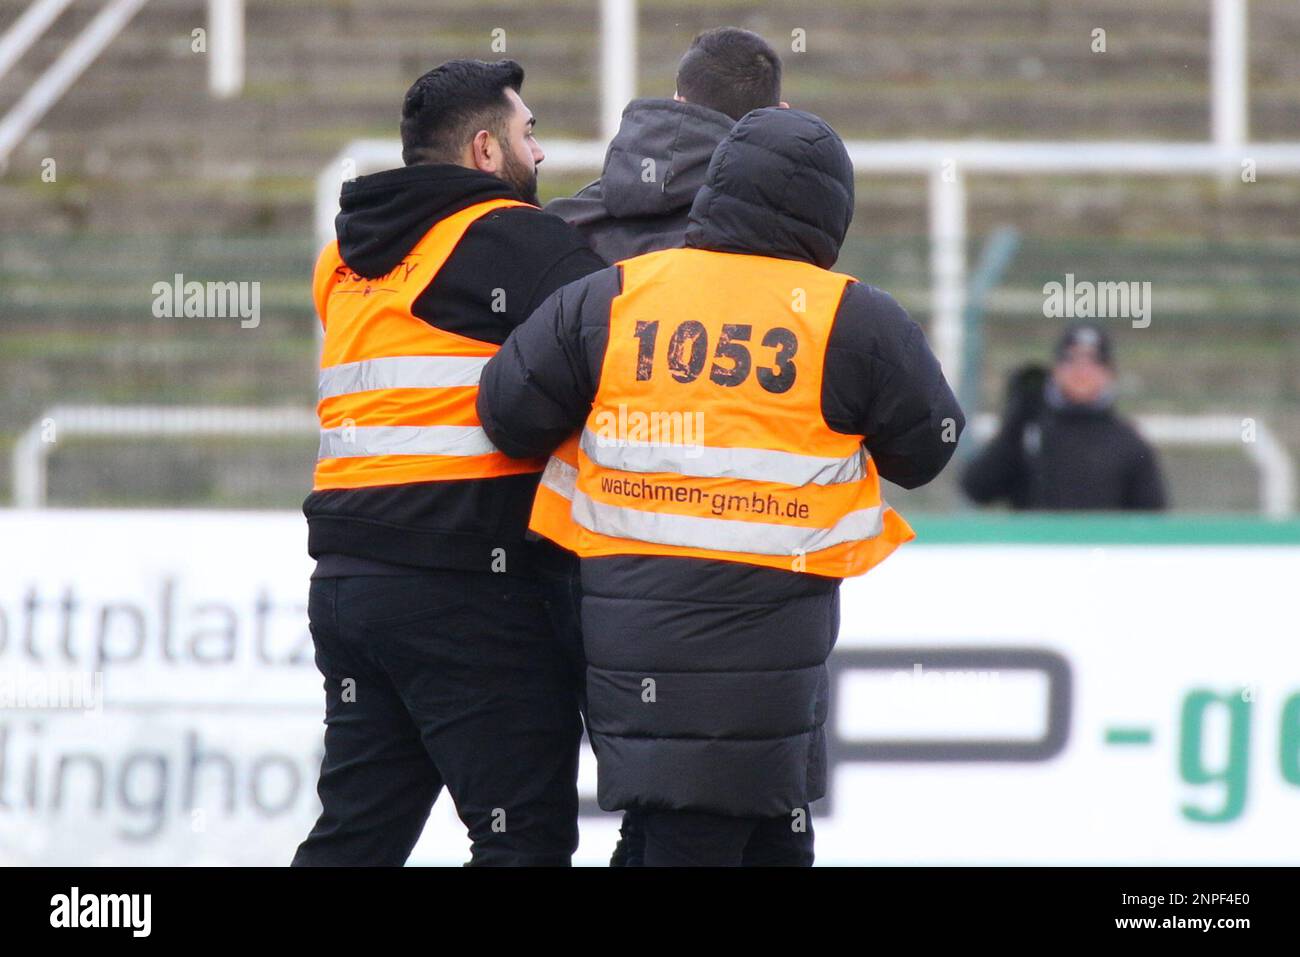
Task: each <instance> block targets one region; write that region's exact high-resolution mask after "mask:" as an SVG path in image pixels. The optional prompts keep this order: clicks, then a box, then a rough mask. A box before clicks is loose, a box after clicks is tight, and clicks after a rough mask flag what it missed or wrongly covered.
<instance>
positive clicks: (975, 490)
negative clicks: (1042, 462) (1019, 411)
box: [961, 419, 1028, 505]
mask: <svg viewBox="0 0 1300 957" xmlns="http://www.w3.org/2000/svg"><path fill="white" fill-rule="evenodd" d="M1009 424H1010V423H1008V422H1006V420H1005V419H1004V420H1003V424H1002V426H1001V428H1000V429H999V430H998V434H997V435H995V436H994V437H993V440H992V441H991V442H989V443H988V444H987V445H985V446H984V448H982V449H980V450H979V451H978V452H976V453H975V454H974V455H973V456H971V459H970V461H969V462H968V463H967V464H966V468H965V470H964V471H963V472H962V475H961V488H962V491H963V492H965V493H966V495H967V496H968V497H969V498H970V500H971V501H972V502H975V503H976V504H977V505H989V504H992V503H993V502H997V501H1001V500H1002V499H1010V500H1012V501H1013V502H1014V501H1018V500H1019V499H1020V498H1021V497H1022V496H1021V492H1022V486H1023V484H1024V483H1025V481H1026V477H1027V475H1028V470H1027V468H1026V465H1025V453H1024V448H1023V443H1022V435H1023V431H1024V426H1023V424H1018V425H1015V426H1014V427H1011V428H1009V427H1008V425H1009Z"/></svg>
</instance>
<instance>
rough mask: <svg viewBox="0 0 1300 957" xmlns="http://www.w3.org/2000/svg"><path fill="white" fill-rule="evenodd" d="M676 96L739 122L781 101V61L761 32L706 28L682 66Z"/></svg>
mask: <svg viewBox="0 0 1300 957" xmlns="http://www.w3.org/2000/svg"><path fill="white" fill-rule="evenodd" d="M677 93H678V95H679V96H681V97H682V99H684V100H686V101H687V102H688V103H697V104H699V105H700V106H705V107H708V108H709V109H711V110H717V111H718V112H719V113H726V114H727V115H728V116H729V117H731V118H732V119H733V120H738V119H740V118H741V117H742V116H744V115H745V114H746V113H748V112H749V111H750V110H757V109H758V108H759V107H763V106H777V105H779V104H780V102H781V58H780V57H778V56H777V55H776V51H775V50H773V49H772V48H771V47H770V46H768V43H767V41H766V40H764V39H763V38H762V37H760V36H759V35H758V34H757V33H751V32H749V31H748V30H741V29H740V28H739V27H717V28H716V29H713V30H706V31H704V32H703V33H701V34H700V35H699V36H697V37H696V38H695V39H694V40H693V41H691V47H690V49H689V50H687V51H686V55H685V56H683V57H682V62H681V63H680V64H679V65H678V67H677Z"/></svg>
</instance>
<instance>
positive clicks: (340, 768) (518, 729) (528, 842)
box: [293, 571, 582, 866]
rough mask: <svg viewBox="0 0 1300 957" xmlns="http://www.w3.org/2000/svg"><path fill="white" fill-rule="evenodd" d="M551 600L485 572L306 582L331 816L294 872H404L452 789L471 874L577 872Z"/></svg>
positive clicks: (571, 742)
mask: <svg viewBox="0 0 1300 957" xmlns="http://www.w3.org/2000/svg"><path fill="white" fill-rule="evenodd" d="M548 595H549V592H548V590H547V586H546V585H545V584H543V583H541V582H536V581H532V580H529V579H524V578H516V577H510V576H506V575H494V574H490V573H477V572H457V571H430V572H429V573H428V574H419V575H411V576H353V577H344V578H321V579H315V580H313V581H312V583H311V594H310V599H309V602H308V617H309V619H310V623H311V633H312V639H313V641H314V642H315V646H316V664H317V667H318V668H319V669H320V672H321V674H322V675H323V676H324V678H325V759H324V761H323V762H322V764H321V773H320V782H319V785H318V789H317V790H318V793H319V794H320V800H321V805H322V811H321V815H320V818H319V820H318V821H317V822H316V826H315V827H314V828H313V829H312V831H311V833H310V834H309V835H308V836H307V839H306V840H305V841H303V843H302V845H301V846H300V847H299V848H298V852H297V854H296V855H295V856H294V859H293V863H294V865H295V866H307V865H380V864H386V865H399V864H402V863H403V862H405V860H406V858H407V857H408V856H409V854H410V852H411V849H412V847H414V846H415V843H416V841H417V840H418V839H419V837H420V833H421V831H422V830H423V829H424V824H425V821H426V820H427V819H428V816H429V811H430V809H431V808H432V806H433V802H434V800H435V799H436V798H437V797H438V795H439V793H440V792H441V791H442V789H443V787H444V786H445V787H446V788H447V791H448V793H450V795H451V798H452V800H453V801H454V802H455V804H456V812H457V814H458V815H459V816H460V819H461V820H462V821H463V822H464V824H465V827H466V828H467V830H468V832H469V837H470V840H471V842H472V851H471V860H470V862H469V863H471V864H476V865H478V864H495V865H567V864H568V863H569V862H570V858H571V857H572V854H573V852H574V850H575V849H576V848H577V846H578V820H577V815H578V792H577V773H578V742H579V739H580V737H581V733H582V725H581V720H580V718H579V713H578V694H579V688H578V687H576V686H575V681H574V674H575V670H574V666H573V663H572V661H571V660H570V658H569V657H568V656H567V655H566V650H565V649H564V648H563V647H562V646H561V644H560V642H559V640H558V639H557V631H556V628H555V626H554V624H553V622H552V620H551V617H550V613H551V604H552V603H551V602H550V601H548V600H547V599H548Z"/></svg>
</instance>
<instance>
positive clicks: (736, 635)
mask: <svg viewBox="0 0 1300 957" xmlns="http://www.w3.org/2000/svg"><path fill="white" fill-rule="evenodd" d="M852 216H853V170H852V165H851V163H850V162H849V158H848V154H847V152H846V151H845V149H844V145H843V143H841V142H840V140H839V138H838V137H837V136H836V135H835V133H834V132H833V131H832V130H831V129H830V127H829V126H827V125H826V124H825V123H824V122H823V121H822V120H820V119H818V118H817V117H815V116H813V115H812V114H809V113H804V112H801V111H799V110H783V109H775V108H773V109H763V110H756V111H755V112H753V113H750V114H748V115H747V116H745V117H744V118H743V119H742V120H741V121H740V122H739V123H737V124H736V126H735V128H734V129H733V130H732V131H731V133H730V134H729V135H728V136H727V138H726V139H725V140H724V141H723V143H722V144H721V145H720V146H719V147H718V149H717V151H716V152H715V153H714V156H713V159H712V161H711V163H710V165H709V168H708V173H707V176H706V181H705V185H704V186H703V188H702V189H701V190H700V192H699V194H698V196H697V197H696V199H695V201H694V204H693V206H692V208H691V211H690V224H689V227H688V229H687V232H686V244H687V245H688V246H693V247H698V248H702V249H712V250H719V251H725V252H735V253H743V254H752V255H756V256H767V257H776V258H781V259H791V260H798V261H801V262H809V263H815V264H816V265H818V266H822V267H829V266H830V265H832V264H833V263H834V262H835V259H836V257H837V256H838V255H839V248H840V244H841V243H842V242H843V240H844V235H845V233H846V231H847V230H848V226H849V222H850V220H851V219H852ZM620 288H621V269H620V268H619V267H617V266H614V267H611V268H609V269H605V270H602V271H600V272H598V273H595V274H593V275H591V276H588V277H587V278H585V279H583V280H581V281H579V282H577V283H574V284H573V285H571V286H568V287H566V288H565V289H562V290H560V292H558V293H557V294H556V295H554V296H552V297H551V298H550V299H548V300H547V301H546V302H545V303H544V304H543V305H542V308H541V309H539V310H538V311H537V313H535V314H534V315H533V316H532V317H530V318H529V320H528V321H527V322H526V323H525V324H524V325H523V326H521V327H520V328H519V329H518V330H516V331H515V333H514V334H512V335H511V337H510V339H509V340H508V341H507V342H506V344H505V346H504V347H503V348H502V350H501V352H500V354H498V355H497V356H496V357H495V358H494V359H493V360H492V361H490V362H489V363H488V364H487V367H486V368H485V369H484V372H483V378H482V382H481V387H480V391H479V401H478V408H479V417H480V419H481V420H482V422H483V424H484V428H485V429H487V432H488V434H489V435H490V436H491V437H492V440H493V441H494V442H496V443H497V445H498V446H499V447H500V448H501V449H502V450H503V451H505V452H506V453H507V454H509V455H517V456H524V455H535V454H538V453H544V452H547V451H550V450H552V449H554V448H555V447H556V446H557V445H558V444H559V443H560V442H561V441H562V440H563V439H564V438H565V437H567V436H568V435H571V434H572V433H573V432H574V431H575V430H576V429H577V428H579V427H580V426H581V424H582V423H583V422H584V421H585V420H586V418H587V416H588V414H589V413H590V411H591V403H592V399H593V398H594V396H595V393H596V389H597V387H598V384H599V379H600V372H601V366H602V364H603V362H604V356H605V347H606V343H607V342H608V337H609V317H610V309H611V305H612V303H613V300H614V299H615V298H616V297H617V296H618V295H619V292H620ZM737 307H738V308H743V304H739V303H738V304H737ZM833 321H834V325H833V326H832V329H831V333H830V341H829V345H828V349H827V353H826V357H825V366H824V370H823V380H824V381H823V388H822V415H823V417H824V418H825V420H826V422H827V424H828V425H830V427H831V428H832V429H834V430H836V431H839V432H843V433H846V434H856V435H865V436H867V439H866V441H865V442H864V444H865V445H866V447H867V449H868V451H869V452H870V453H871V455H872V456H873V458H874V459H875V462H876V465H877V468H878V470H879V472H880V474H881V475H882V476H883V477H885V478H887V479H890V480H892V481H894V482H897V483H899V484H902V485H905V486H907V487H913V486H917V485H923V484H925V483H926V482H928V481H930V479H932V478H934V477H935V475H937V474H938V473H939V471H940V470H941V469H942V468H943V466H944V465H945V464H946V463H947V461H948V459H949V458H950V457H951V455H952V452H953V449H954V448H955V447H956V438H957V435H958V434H959V433H960V431H961V428H962V426H963V424H964V420H963V418H962V414H961V410H960V409H959V408H958V406H957V402H956V399H955V398H954V397H953V394H952V391H951V390H950V389H949V388H948V384H947V383H946V382H945V381H944V378H943V374H942V372H941V371H940V368H939V364H938V362H937V361H936V360H935V358H934V356H933V354H932V353H931V352H930V349H929V347H928V346H927V345H926V342H925V337H924V336H923V335H922V334H921V331H920V329H919V328H918V327H917V325H916V324H915V323H914V322H912V320H911V319H910V318H909V317H908V315H907V313H906V312H904V310H903V309H902V307H901V306H899V305H898V303H897V302H895V301H894V300H893V299H892V298H891V297H890V296H889V295H888V294H887V293H885V292H882V291H881V290H879V289H876V288H874V287H872V286H869V285H867V284H866V283H861V282H853V283H850V284H849V285H848V286H847V287H846V289H845V292H844V297H843V299H842V300H841V301H840V305H839V308H838V310H837V312H836V315H835V318H834V320H833ZM581 567H582V570H581V573H582V587H583V599H582V625H583V641H584V645H585V649H586V654H587V662H588V670H587V694H588V715H587V717H588V731H589V733H590V735H591V740H592V744H593V746H594V748H595V751H596V758H597V763H598V778H599V781H598V792H597V793H598V800H599V803H600V806H601V807H603V808H605V809H606V810H615V809H619V808H638V809H654V808H660V809H674V810H684V809H689V810H698V811H710V812H714V813H719V814H730V815H741V816H767V817H772V816H777V815H784V814H788V813H789V812H790V810H791V809H793V808H797V807H800V806H802V805H804V804H807V803H808V802H810V801H813V800H816V799H817V798H820V797H821V796H822V795H823V794H824V793H825V789H826V740H825V734H824V731H823V725H824V723H825V721H826V715H827V709H828V699H829V677H828V673H827V670H826V664H825V662H826V658H827V656H828V655H829V653H830V650H831V647H832V645H833V644H834V643H835V638H836V635H837V633H838V628H839V590H838V586H839V582H838V580H836V579H830V578H821V577H818V576H813V575H805V574H798V573H795V572H793V571H789V572H787V571H781V570H777V569H772V568H760V567H757V566H751V565H746V564H741V563H737V562H723V561H710V560H702V559H694V558H665V557H654V556H644V555H626V556H614V557H609V558H593V559H583V561H582V563H581ZM647 677H653V678H655V680H656V686H657V688H658V692H657V702H656V703H655V704H654V705H653V706H647V705H646V704H645V703H644V702H643V700H642V698H641V694H642V682H643V681H644V680H645V678H647Z"/></svg>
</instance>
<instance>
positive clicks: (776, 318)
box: [530, 249, 914, 578]
mask: <svg viewBox="0 0 1300 957" xmlns="http://www.w3.org/2000/svg"><path fill="white" fill-rule="evenodd" d="M620 265H621V266H622V269H623V291H622V292H621V293H620V294H619V295H618V296H617V297H616V298H615V299H614V301H613V304H612V306H611V308H610V320H609V344H608V347H607V349H606V352H605V360H604V364H603V365H602V367H601V373H600V385H599V387H598V389H597V392H596V396H595V399H594V401H593V403H592V409H591V414H590V415H589V416H588V417H587V421H586V424H585V426H584V428H583V429H582V431H581V432H580V433H579V434H578V435H575V436H574V437H572V438H571V439H569V440H568V441H567V442H566V443H565V444H564V445H563V446H561V447H560V448H559V449H558V450H557V451H556V452H555V454H554V455H552V457H551V459H550V461H549V462H548V463H547V466H546V470H545V471H544V472H543V473H542V480H541V484H540V486H539V488H538V492H537V498H536V501H535V503H534V507H533V513H532V519H531V522H530V527H531V528H532V529H533V530H534V531H536V532H538V533H539V534H541V535H544V536H546V537H547V538H550V539H551V540H552V541H555V542H556V543H558V544H560V545H562V546H564V547H565V548H568V549H569V550H571V551H574V552H576V553H577V554H578V555H580V556H582V557H584V558H591V557H595V556H601V555H629V554H632V555H669V556H684V557H691V558H712V559H720V560H723V561H735V562H745V563H748V564H751V565H763V566H768V567H771V568H781V569H785V570H787V571H797V572H806V573H808V574H814V575H824V576H828V577H834V578H846V577H849V576H851V575H859V574H862V573H863V572H865V571H867V570H868V569H869V568H871V567H872V566H873V565H876V564H878V563H879V562H881V561H883V560H884V559H885V558H886V557H887V556H888V555H889V554H890V553H891V552H892V551H893V550H894V549H895V548H897V547H898V546H899V545H900V544H902V543H903V542H907V541H910V540H911V539H912V538H913V537H914V534H913V532H912V529H911V528H910V527H909V526H908V524H907V523H906V522H905V521H904V520H903V518H902V516H900V515H899V514H898V513H897V512H895V511H894V510H893V509H891V508H890V507H889V506H888V505H887V504H886V503H885V501H884V500H883V499H882V498H881V494H880V482H879V479H878V477H877V474H876V468H875V464H874V463H873V462H872V461H871V457H870V455H868V454H867V452H866V450H865V449H864V448H863V445H862V443H863V440H864V438H865V436H861V435H844V434H842V433H839V432H835V431H833V430H832V429H831V428H830V426H828V425H827V424H826V421H825V419H823V418H822V410H821V394H822V373H823V364H824V360H825V356H826V344H827V341H828V339H829V338H830V331H831V326H832V323H833V321H834V318H835V313H836V311H837V309H838V308H839V303H840V299H841V297H842V296H843V293H844V288H845V286H846V285H847V284H848V283H849V282H853V281H854V280H853V278H852V277H851V276H846V275H842V274H838V273H833V272H829V271H827V270H824V269H820V268H818V267H817V266H814V265H811V264H809V263H801V262H792V261H788V260H782V259H772V258H768V257H763V256H748V255H738V254H734V253H721V252H712V251H709V250H702V249H668V250H663V251H660V252H654V253H649V254H647V255H644V256H638V257H636V258H633V259H628V260H625V261H623V262H622V263H621V264H620Z"/></svg>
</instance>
